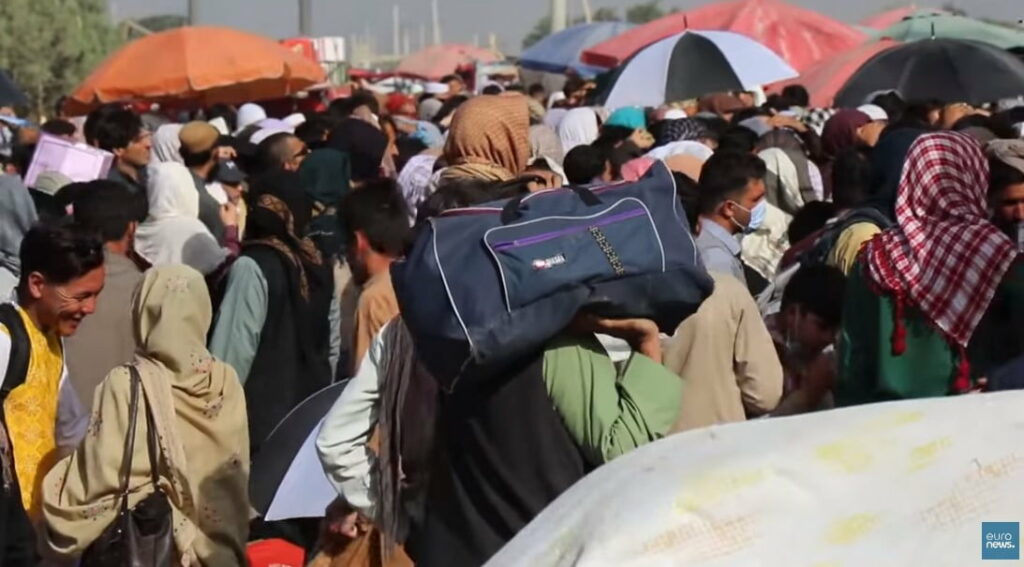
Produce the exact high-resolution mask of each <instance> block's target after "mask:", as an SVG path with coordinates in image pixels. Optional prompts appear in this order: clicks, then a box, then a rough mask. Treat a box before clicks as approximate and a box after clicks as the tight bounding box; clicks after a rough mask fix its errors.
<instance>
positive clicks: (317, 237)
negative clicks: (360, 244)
mask: <svg viewBox="0 0 1024 567" xmlns="http://www.w3.org/2000/svg"><path fill="white" fill-rule="evenodd" d="M299 178H300V180H301V182H302V190H303V191H305V192H306V195H308V196H309V198H310V199H312V200H313V201H314V204H313V220H312V222H310V223H309V229H308V232H307V234H306V235H307V236H309V237H310V238H311V239H312V240H313V242H315V243H316V245H317V248H318V249H319V250H320V252H321V253H322V254H324V255H326V256H328V257H333V256H337V255H340V254H342V253H343V245H342V234H343V227H342V225H341V219H340V217H339V216H338V206H339V205H340V204H341V199H342V197H344V196H345V195H347V194H348V192H349V191H350V190H351V188H352V182H351V179H352V169H351V163H350V161H349V157H348V154H346V153H342V152H339V151H338V150H335V149H331V148H323V149H319V150H314V151H313V152H312V153H311V154H309V156H308V157H306V159H305V161H303V162H302V166H301V167H299Z"/></svg>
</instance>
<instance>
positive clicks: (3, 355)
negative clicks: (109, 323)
mask: <svg viewBox="0 0 1024 567" xmlns="http://www.w3.org/2000/svg"><path fill="white" fill-rule="evenodd" d="M20 256H21V267H22V270H21V280H20V281H19V283H18V288H17V302H16V303H4V304H0V369H4V374H3V376H4V378H3V381H2V383H0V402H2V405H0V410H2V411H0V425H2V426H3V428H2V429H0V460H2V463H0V469H2V471H3V479H4V482H3V485H2V486H0V564H2V565H5V566H6V565H23V564H24V565H34V564H35V563H34V562H32V555H33V554H34V546H33V544H32V528H31V523H30V522H31V518H38V514H39V503H40V501H41V500H40V498H39V496H40V494H39V493H40V482H41V480H42V478H43V477H44V476H45V474H46V472H47V471H48V469H49V468H50V466H52V465H53V463H55V462H56V461H57V460H58V458H59V457H60V456H61V455H62V454H64V453H65V452H67V451H69V450H71V449H73V448H74V447H75V446H76V445H77V444H78V441H79V440H81V438H82V436H83V435H84V434H85V428H86V426H87V425H88V414H87V412H85V411H84V410H83V408H82V407H81V403H80V402H79V400H78V397H77V395H76V394H75V392H74V388H73V387H72V386H71V383H70V382H68V380H67V373H66V371H65V368H64V348H63V344H62V339H63V338H64V337H68V336H71V335H73V334H74V333H75V331H77V330H78V326H79V324H80V323H81V322H82V319H84V318H85V317H86V316H88V315H90V314H92V313H93V311H95V310H96V298H97V297H98V296H99V293H100V291H102V290H103V282H104V277H105V272H104V268H103V242H102V241H101V240H100V238H98V237H96V236H93V235H92V234H91V233H89V234H86V233H83V232H81V231H80V230H79V229H76V228H72V227H70V226H67V225H63V224H61V225H45V224H43V225H36V226H34V227H33V228H32V229H31V230H29V232H28V234H26V235H25V239H24V240H23V241H22V243H21V254H20ZM19 488H20V490H19ZM26 512H27V515H26Z"/></svg>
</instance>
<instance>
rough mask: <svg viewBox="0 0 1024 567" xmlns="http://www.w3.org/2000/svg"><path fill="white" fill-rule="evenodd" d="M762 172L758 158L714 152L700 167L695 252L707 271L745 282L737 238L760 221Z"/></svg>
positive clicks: (763, 209) (763, 206)
mask: <svg viewBox="0 0 1024 567" xmlns="http://www.w3.org/2000/svg"><path fill="white" fill-rule="evenodd" d="M765 173H766V168H765V164H764V162H763V161H761V158H759V157H757V156H755V155H752V154H747V153H739V152H725V153H717V154H715V155H713V156H711V159H709V160H708V161H707V162H706V163H705V164H704V168H703V169H702V170H701V175H700V212H701V220H700V222H701V231H700V236H698V237H697V249H698V250H700V254H701V257H702V258H703V259H704V265H705V267H707V269H708V271H712V272H720V273H723V274H729V275H732V276H734V277H735V278H736V279H738V280H740V281H741V282H743V283H744V284H746V283H747V278H746V276H745V275H744V269H743V262H742V261H741V260H740V240H739V239H740V237H741V235H743V234H749V233H752V232H754V231H756V230H757V229H758V228H760V226H761V224H762V223H763V222H764V217H765V214H766V212H767V208H766V207H767V201H766V200H765V187H764V177H765Z"/></svg>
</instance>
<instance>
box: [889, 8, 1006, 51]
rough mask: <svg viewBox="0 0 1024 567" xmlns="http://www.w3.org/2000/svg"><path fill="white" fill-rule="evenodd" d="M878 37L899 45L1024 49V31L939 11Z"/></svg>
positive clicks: (923, 14)
mask: <svg viewBox="0 0 1024 567" xmlns="http://www.w3.org/2000/svg"><path fill="white" fill-rule="evenodd" d="M877 37H880V38H887V39H895V40H899V41H917V40H919V39H931V38H943V39H971V40H974V41H983V42H985V43H991V44H992V45H995V46H996V47H1000V48H1002V49H1009V48H1011V47H1021V46H1024V29H1020V28H1010V27H1006V26H1000V25H996V24H990V23H988V22H983V21H981V20H975V19H973V18H966V17H964V16H955V15H953V14H949V13H946V12H941V11H936V10H921V11H919V12H916V13H914V14H913V15H911V16H910V17H908V18H904V19H902V20H900V21H898V22H896V23H894V24H893V25H891V26H889V27H887V28H885V29H883V30H881V31H879V32H878V33H877Z"/></svg>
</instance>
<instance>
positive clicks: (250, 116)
mask: <svg viewBox="0 0 1024 567" xmlns="http://www.w3.org/2000/svg"><path fill="white" fill-rule="evenodd" d="M266 118H267V111H266V110H263V107H262V106H260V105H258V104H256V103H252V102H247V103H245V104H243V105H242V107H241V108H239V109H238V130H237V131H238V132H241V131H242V130H244V129H245V127H246V126H249V125H252V124H255V123H257V122H259V121H260V120H265V119H266Z"/></svg>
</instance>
